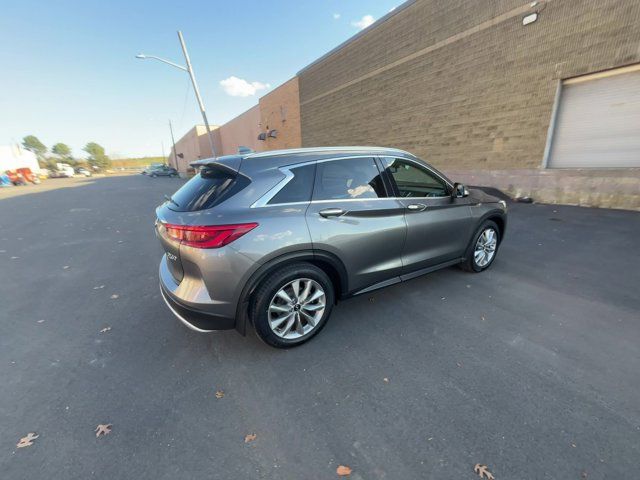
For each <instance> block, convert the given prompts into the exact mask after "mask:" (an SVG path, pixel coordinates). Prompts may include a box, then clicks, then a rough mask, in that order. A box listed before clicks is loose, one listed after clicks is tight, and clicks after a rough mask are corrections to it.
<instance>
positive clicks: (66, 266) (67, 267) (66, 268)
mask: <svg viewBox="0 0 640 480" xmlns="http://www.w3.org/2000/svg"><path fill="white" fill-rule="evenodd" d="M69 268H71V267H69V265H65V266H64V267H62V269H63V270H69Z"/></svg>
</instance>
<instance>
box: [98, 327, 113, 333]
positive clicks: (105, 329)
mask: <svg viewBox="0 0 640 480" xmlns="http://www.w3.org/2000/svg"><path fill="white" fill-rule="evenodd" d="M109 330H111V327H104V328H103V329H102V330H100V333H106V332H108V331H109Z"/></svg>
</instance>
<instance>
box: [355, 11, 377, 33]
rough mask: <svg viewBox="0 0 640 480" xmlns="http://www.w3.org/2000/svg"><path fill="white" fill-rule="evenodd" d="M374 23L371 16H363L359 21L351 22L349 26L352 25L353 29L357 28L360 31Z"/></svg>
mask: <svg viewBox="0 0 640 480" xmlns="http://www.w3.org/2000/svg"><path fill="white" fill-rule="evenodd" d="M375 21H376V19H375V18H373V16H372V15H365V16H364V17H362V18H361V19H360V20H356V21H353V22H351V25H353V26H354V27H357V28H359V29H360V30H364V29H365V28H367V27H368V26H369V25H371V24H372V23H373V22H375Z"/></svg>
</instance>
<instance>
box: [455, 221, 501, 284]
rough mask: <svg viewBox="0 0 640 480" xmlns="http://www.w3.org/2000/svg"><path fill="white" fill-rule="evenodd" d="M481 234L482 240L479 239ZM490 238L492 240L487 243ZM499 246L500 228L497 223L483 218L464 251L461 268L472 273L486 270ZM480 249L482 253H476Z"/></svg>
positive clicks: (494, 257)
mask: <svg viewBox="0 0 640 480" xmlns="http://www.w3.org/2000/svg"><path fill="white" fill-rule="evenodd" d="M485 232H486V233H485ZM483 235H484V236H483ZM481 236H482V237H483V238H482V240H480V237H481ZM491 238H492V239H493V240H492V241H489V242H488V243H487V240H488V239H491ZM482 244H485V246H484V248H481V245H482ZM491 245H493V247H491ZM499 246H500V229H499V228H498V225H496V223H495V222H493V221H491V220H485V221H484V222H482V224H481V225H480V226H479V227H478V229H477V230H476V232H475V233H474V235H473V238H472V240H471V243H470V244H469V247H468V248H467V251H466V253H465V261H464V262H463V263H461V264H460V267H461V268H462V269H463V270H466V271H467V272H472V273H480V272H482V271H484V270H486V269H487V268H489V267H490V266H491V265H492V264H493V261H494V260H495V259H496V256H497V255H498V247H499ZM492 248H493V250H492ZM481 249H482V250H483V251H484V254H477V252H478V251H480V250H481Z"/></svg>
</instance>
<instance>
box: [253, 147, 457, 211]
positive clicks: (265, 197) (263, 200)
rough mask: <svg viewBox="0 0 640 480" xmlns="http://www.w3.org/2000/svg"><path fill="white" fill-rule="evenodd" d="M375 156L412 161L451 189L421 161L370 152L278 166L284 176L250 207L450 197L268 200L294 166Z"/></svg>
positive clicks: (289, 176) (287, 179) (441, 177)
mask: <svg viewBox="0 0 640 480" xmlns="http://www.w3.org/2000/svg"><path fill="white" fill-rule="evenodd" d="M336 148H337V147H336ZM399 151H402V150H399ZM261 153H267V152H261ZM403 153H407V152H403ZM407 155H411V154H407ZM376 157H377V158H380V159H384V158H394V159H398V160H404V161H407V162H410V163H413V164H415V165H416V166H417V167H421V168H424V169H426V170H427V171H429V172H430V173H432V174H433V175H434V176H436V177H438V178H439V179H441V180H442V181H443V182H444V183H445V184H446V185H447V186H448V187H449V188H451V189H452V190H453V184H452V183H451V182H449V181H448V180H447V179H446V178H444V177H443V176H442V175H440V174H439V173H437V172H435V171H433V170H432V169H431V168H429V166H428V165H426V164H423V163H421V162H417V161H415V160H414V159H412V158H406V157H396V156H385V155H382V156H381V155H380V154H378V153H372V154H362V155H350V156H346V157H332V158H323V159H320V160H310V161H305V162H299V163H292V164H291V165H285V166H283V167H279V168H278V170H280V171H281V172H282V173H283V174H284V176H285V177H284V178H283V179H282V180H280V181H279V182H278V183H276V184H275V185H274V186H273V187H271V188H270V189H269V190H268V191H267V192H266V193H265V194H263V195H262V196H261V197H260V198H259V199H258V200H256V201H255V202H254V203H253V204H252V205H251V207H250V208H261V207H278V206H286V205H303V204H312V203H329V202H355V201H358V202H362V201H372V200H373V201H375V200H429V199H440V198H451V195H443V196H438V197H376V198H338V199H329V200H313V199H312V200H310V201H307V202H286V203H269V201H270V200H271V199H272V198H273V197H275V196H276V195H277V194H278V192H280V190H282V189H283V188H284V187H285V185H287V184H288V183H289V182H290V181H291V180H293V177H294V174H293V172H291V170H293V169H295V168H298V167H304V166H307V165H312V164H314V163H315V164H317V163H326V162H335V161H338V160H350V159H353V158H376Z"/></svg>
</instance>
